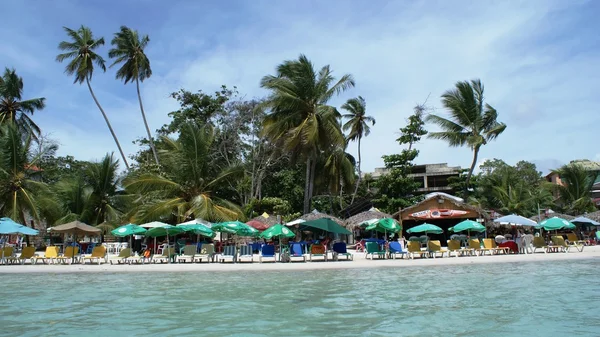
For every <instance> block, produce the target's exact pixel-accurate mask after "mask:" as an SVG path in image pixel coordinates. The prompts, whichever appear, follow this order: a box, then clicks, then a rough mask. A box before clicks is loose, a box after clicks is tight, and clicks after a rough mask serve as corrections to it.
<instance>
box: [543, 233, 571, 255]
mask: <svg viewBox="0 0 600 337" xmlns="http://www.w3.org/2000/svg"><path fill="white" fill-rule="evenodd" d="M559 238H560V239H559ZM559 240H562V242H560V241H559ZM550 241H551V242H552V243H551V244H549V245H548V251H551V252H561V253H567V252H568V251H569V249H568V247H567V244H566V243H565V239H564V238H563V237H562V236H552V237H550Z"/></svg>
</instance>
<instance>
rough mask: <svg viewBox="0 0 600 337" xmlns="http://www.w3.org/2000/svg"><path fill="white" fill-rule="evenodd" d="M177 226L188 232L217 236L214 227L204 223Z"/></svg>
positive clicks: (210, 236)
mask: <svg viewBox="0 0 600 337" xmlns="http://www.w3.org/2000/svg"><path fill="white" fill-rule="evenodd" d="M176 227H177V228H181V229H183V231H184V232H186V233H193V234H198V235H202V236H206V237H209V238H212V237H214V236H215V232H214V231H213V230H212V229H210V228H209V227H207V226H205V225H202V224H184V225H177V226H176Z"/></svg>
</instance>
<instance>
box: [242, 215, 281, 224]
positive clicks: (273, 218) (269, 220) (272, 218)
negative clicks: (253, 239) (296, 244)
mask: <svg viewBox="0 0 600 337" xmlns="http://www.w3.org/2000/svg"><path fill="white" fill-rule="evenodd" d="M250 221H258V222H261V223H264V224H265V225H268V226H269V227H271V226H273V225H275V224H277V215H269V217H265V216H264V215H259V216H257V217H255V218H252V219H250V220H249V221H248V222H250Z"/></svg>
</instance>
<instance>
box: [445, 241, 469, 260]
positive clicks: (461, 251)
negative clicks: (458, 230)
mask: <svg viewBox="0 0 600 337" xmlns="http://www.w3.org/2000/svg"><path fill="white" fill-rule="evenodd" d="M447 243H448V256H452V252H454V257H458V255H465V254H468V255H471V254H473V249H471V248H463V247H461V246H460V241H458V240H448V241H447Z"/></svg>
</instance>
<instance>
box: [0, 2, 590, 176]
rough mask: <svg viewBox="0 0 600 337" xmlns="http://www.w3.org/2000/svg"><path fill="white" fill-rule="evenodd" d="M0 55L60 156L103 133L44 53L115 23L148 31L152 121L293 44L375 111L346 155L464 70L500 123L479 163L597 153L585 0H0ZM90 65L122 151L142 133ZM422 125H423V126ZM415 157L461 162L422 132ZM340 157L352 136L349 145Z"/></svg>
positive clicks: (372, 157)
mask: <svg viewBox="0 0 600 337" xmlns="http://www.w3.org/2000/svg"><path fill="white" fill-rule="evenodd" d="M0 11H1V12H2V13H4V15H3V19H2V20H0V30H1V31H2V32H4V33H3V34H2V35H3V36H2V42H1V43H0V67H10V68H15V69H16V70H17V73H18V74H19V75H20V76H22V77H23V79H24V83H25V86H24V98H32V97H45V98H46V103H47V105H46V108H45V109H44V110H43V111H39V112H37V113H36V114H35V115H34V119H35V121H36V122H37V123H38V124H39V125H40V126H41V127H42V129H43V132H44V133H47V134H49V135H50V136H51V137H52V138H55V139H57V140H58V141H59V142H60V144H61V147H60V150H59V154H60V155H67V154H70V155H73V156H75V157H76V158H77V159H81V160H97V159H100V158H101V157H102V156H104V155H105V154H106V153H108V152H115V155H116V156H117V157H118V153H117V149H116V146H115V144H114V142H113V140H112V137H111V136H110V133H109V131H108V128H107V127H106V124H105V123H104V120H103V119H102V116H101V114H100V112H99V111H98V109H97V107H96V106H95V104H94V102H93V100H92V98H91V96H90V94H89V91H88V90H87V88H86V86H85V85H83V86H82V85H79V84H73V79H72V78H70V77H68V76H67V75H65V74H64V66H65V64H61V63H58V62H56V61H55V57H56V54H58V52H59V51H58V49H57V45H58V43H59V42H60V41H63V40H65V39H66V35H65V33H64V31H63V28H62V27H63V26H66V27H70V28H73V29H76V28H78V27H79V26H81V25H82V24H83V25H85V26H88V27H90V28H91V29H92V31H93V32H94V34H95V35H96V36H97V37H101V36H102V37H104V38H105V40H106V42H107V43H106V45H105V46H104V47H102V48H101V49H99V50H98V52H99V53H100V54H102V55H104V57H105V58H106V59H107V61H108V56H107V54H108V49H109V48H110V40H111V39H112V35H113V34H114V33H115V32H117V31H118V29H119V27H120V26H121V25H126V26H129V27H131V28H134V29H137V30H138V31H139V32H140V33H141V34H148V35H149V36H150V44H149V45H148V47H147V49H146V54H147V55H148V57H149V58H150V61H151V66H152V69H153V75H152V77H151V78H150V79H148V80H146V81H145V82H143V83H142V95H143V100H144V105H145V108H146V112H147V114H148V118H149V123H150V127H151V129H152V130H155V129H158V128H159V127H160V126H161V125H163V124H165V123H167V122H168V120H169V118H168V116H167V114H168V113H169V112H170V111H173V110H176V109H177V104H176V102H175V101H174V100H173V99H172V98H169V93H171V92H174V91H177V90H179V89H180V88H185V89H187V90H191V91H196V90H202V91H204V92H214V91H215V90H217V89H218V88H219V87H220V86H221V85H223V84H225V85H227V86H229V87H232V86H237V88H238V90H239V92H240V93H241V94H242V95H244V96H245V97H247V98H258V97H264V96H266V95H267V92H266V91H265V90H263V89H261V88H260V85H259V82H260V79H261V78H262V77H263V76H265V75H268V74H274V73H275V67H276V66H277V65H278V64H280V63H281V62H282V61H284V60H289V59H294V58H297V57H298V55H300V54H305V55H306V56H307V57H308V58H309V59H311V60H312V62H313V63H314V64H315V66H316V67H322V66H324V65H327V64H329V65H330V66H331V68H332V69H333V71H334V75H336V76H338V77H339V76H342V75H343V74H347V73H349V74H352V75H353V76H354V78H355V81H356V86H355V88H353V89H351V90H349V91H347V92H345V93H343V94H342V95H340V96H338V97H336V98H334V99H333V100H332V101H331V104H332V105H335V106H338V107H339V106H341V105H342V104H343V103H344V102H345V101H346V100H347V99H349V98H352V97H356V96H358V95H361V96H362V97H364V98H365V99H366V101H367V113H368V114H369V115H371V116H373V117H374V118H375V119H376V121H377V123H376V125H375V126H374V127H373V128H372V132H371V134H370V135H369V136H368V137H366V138H364V139H363V141H362V157H363V163H362V168H363V172H364V171H367V172H368V171H372V170H373V169H374V168H375V167H381V166H383V161H382V159H381V156H382V155H385V154H392V153H398V152H399V151H401V150H402V147H400V145H398V144H397V143H396V141H395V139H396V138H397V137H398V130H399V128H400V127H402V126H404V125H405V123H406V118H407V117H408V116H409V115H410V114H411V113H412V108H413V107H414V106H415V105H416V104H419V103H423V102H425V100H427V101H426V103H427V105H428V106H429V107H430V108H431V111H432V112H433V113H435V114H439V115H445V114H446V111H445V110H444V108H443V106H442V104H441V102H440V96H441V95H442V93H443V92H444V91H446V90H448V89H451V88H452V87H453V86H454V84H455V83H456V82H457V81H463V80H470V79H474V78H480V79H481V80H482V82H483V83H484V85H485V99H486V101H487V103H489V104H490V105H492V106H493V107H494V108H496V110H497V111H498V113H499V117H498V120H499V121H501V122H504V123H506V124H507V125H508V127H507V129H506V131H505V132H504V133H503V134H502V135H501V136H500V137H499V138H498V139H497V140H495V141H493V142H491V143H489V144H488V145H486V146H484V147H483V148H482V149H481V151H480V155H479V159H480V160H479V161H480V162H482V161H483V160H485V159H491V158H500V159H503V160H504V161H506V162H507V163H509V164H515V163H516V162H517V161H519V160H528V161H533V162H534V163H536V164H537V165H538V169H539V170H541V171H543V172H547V171H548V170H550V169H553V168H557V167H558V166H559V165H561V164H564V163H568V162H569V161H571V160H575V159H584V158H587V159H591V160H600V150H599V149H598V148H597V146H596V145H595V142H594V140H595V136H596V132H595V131H596V130H597V126H598V125H599V124H600V113H598V107H599V106H600V66H599V65H600V62H599V60H600V34H598V32H599V31H600V22H599V21H598V20H597V13H600V2H599V1H593V0H591V1H578V0H563V1H553V0H544V1H536V0H525V1H517V0H514V1H493V0H489V1H468V0H463V1H452V0H439V1H436V0H424V1H388V2H386V1H383V0H380V1H352V0H331V1H278V2H276V1H260V0H253V1H233V0H231V1H184V0H181V1H175V2H167V1H150V0H148V1H145V0H131V1H118V0H105V1H61V0H55V1H41V0H39V1H34V0H32V1H2V2H0ZM115 71H116V69H114V68H113V69H108V71H107V72H106V73H101V72H100V71H98V72H96V73H95V75H94V77H93V80H92V86H93V88H94V91H95V93H96V96H97V97H98V99H99V101H100V103H101V104H102V105H103V107H104V109H105V110H106V112H107V114H108V116H109V119H110V120H111V122H112V124H113V127H114V129H115V131H116V133H117V136H118V137H119V139H120V141H121V144H122V146H123V148H124V150H125V152H126V153H127V154H133V153H135V152H136V151H137V150H138V148H137V146H136V145H134V144H133V143H132V142H133V141H134V140H135V139H137V138H139V137H142V136H145V129H144V126H143V123H142V120H141V115H140V112H139V107H138V103H137V96H136V91H135V85H131V84H129V85H123V83H122V82H119V81H117V80H116V79H115ZM429 129H430V130H435V127H433V126H431V127H429ZM417 148H418V149H419V150H420V154H419V157H418V158H417V163H419V164H426V163H448V164H449V165H452V166H462V167H468V166H469V165H470V163H471V160H472V153H471V151H470V149H468V148H449V147H448V146H447V145H446V143H444V142H442V141H438V140H432V139H424V140H423V141H422V142H421V143H420V144H418V145H417ZM349 151H350V152H351V153H353V154H356V143H352V144H350V146H349Z"/></svg>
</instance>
